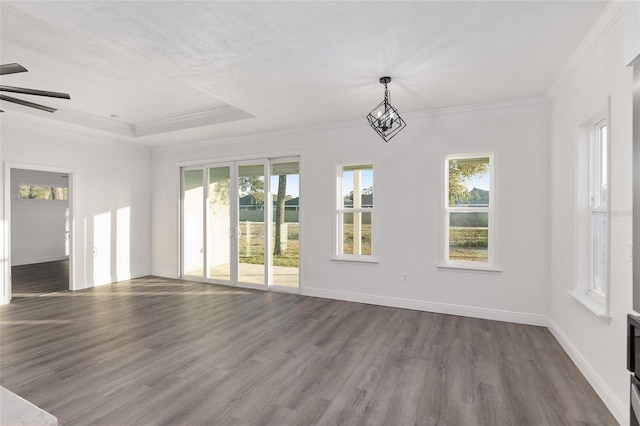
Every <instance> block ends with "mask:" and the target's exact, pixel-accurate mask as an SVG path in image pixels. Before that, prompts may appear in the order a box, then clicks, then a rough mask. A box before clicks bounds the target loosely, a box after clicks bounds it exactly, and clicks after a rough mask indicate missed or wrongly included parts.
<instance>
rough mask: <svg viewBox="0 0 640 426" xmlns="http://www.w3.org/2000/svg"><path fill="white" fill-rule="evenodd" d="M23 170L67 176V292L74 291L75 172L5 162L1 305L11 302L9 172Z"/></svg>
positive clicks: (65, 169) (67, 169) (59, 168)
mask: <svg viewBox="0 0 640 426" xmlns="http://www.w3.org/2000/svg"><path fill="white" fill-rule="evenodd" d="M12 169H24V170H33V171H39V172H50V173H64V174H67V175H69V180H68V185H69V187H68V190H67V199H68V200H67V201H68V206H69V207H68V208H69V290H76V289H77V287H76V277H75V263H76V245H75V243H74V238H75V224H76V221H75V218H76V217H77V215H76V213H77V211H76V208H77V203H76V202H75V194H76V171H75V169H72V168H66V167H51V166H43V165H38V164H26V163H13V162H8V161H5V163H4V203H3V204H4V221H5V239H4V244H5V246H4V253H5V268H4V280H3V281H4V285H3V286H2V296H3V297H2V304H8V303H10V302H11V289H12V285H11V228H12V223H11V184H12V180H11V170H12Z"/></svg>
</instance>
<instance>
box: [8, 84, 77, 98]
mask: <svg viewBox="0 0 640 426" xmlns="http://www.w3.org/2000/svg"><path fill="white" fill-rule="evenodd" d="M0 92H13V93H22V94H25V95H36V96H48V97H50V98H61V99H71V96H69V94H68V93H60V92H48V91H46V90H36V89H25V88H24V87H15V86H2V85H0Z"/></svg>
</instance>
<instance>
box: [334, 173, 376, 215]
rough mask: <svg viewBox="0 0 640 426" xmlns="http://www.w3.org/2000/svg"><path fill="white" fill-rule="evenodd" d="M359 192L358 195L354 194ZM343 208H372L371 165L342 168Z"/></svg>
mask: <svg viewBox="0 0 640 426" xmlns="http://www.w3.org/2000/svg"><path fill="white" fill-rule="evenodd" d="M354 194H360V197H358V196H354ZM342 199H343V207H344V208H353V207H355V208H361V207H363V208H373V166H372V165H370V164H367V165H361V166H345V167H344V168H343V169H342Z"/></svg>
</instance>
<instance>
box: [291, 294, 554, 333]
mask: <svg viewBox="0 0 640 426" xmlns="http://www.w3.org/2000/svg"><path fill="white" fill-rule="evenodd" d="M300 294H302V295H304V296H313V297H322V298H325V299H336V300H344V301H347V302H357V303H367V304H370V305H380V306H389V307H392V308H404V309H414V310H416V311H425V312H434V313H439V314H448V315H458V316H462V317H472V318H481V319H488V320H494V321H506V322H513V323H517V324H526V325H537V326H543V327H546V326H547V316H546V315H538V314H529V313H522V312H513V311H505V310H500V309H488V308H476V307H473V306H464V305H453V304H449V303H440V302H428V301H423V300H413V299H402V298H397V297H386V296H375V295H371V294H363V293H351V292H346V291H338V290H326V289H321V288H313V287H311V288H310V287H303V288H302V289H301V291H300Z"/></svg>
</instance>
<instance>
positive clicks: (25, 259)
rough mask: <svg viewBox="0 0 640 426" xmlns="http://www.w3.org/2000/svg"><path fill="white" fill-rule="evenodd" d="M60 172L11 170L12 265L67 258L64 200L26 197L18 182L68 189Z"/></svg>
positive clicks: (67, 203) (66, 180)
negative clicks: (21, 196)
mask: <svg viewBox="0 0 640 426" xmlns="http://www.w3.org/2000/svg"><path fill="white" fill-rule="evenodd" d="M62 176H63V174H62V173H52V172H40V171H33V170H24V169H12V170H11V265H12V266H15V265H26V264H32V263H41V262H51V261H54V260H63V259H67V258H68V256H67V253H66V245H67V242H66V239H67V235H66V230H67V214H68V212H67V209H68V207H69V202H68V201H67V200H25V199H21V198H19V190H20V185H36V186H53V187H60V188H67V186H68V182H69V180H68V178H64V177H62Z"/></svg>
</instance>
